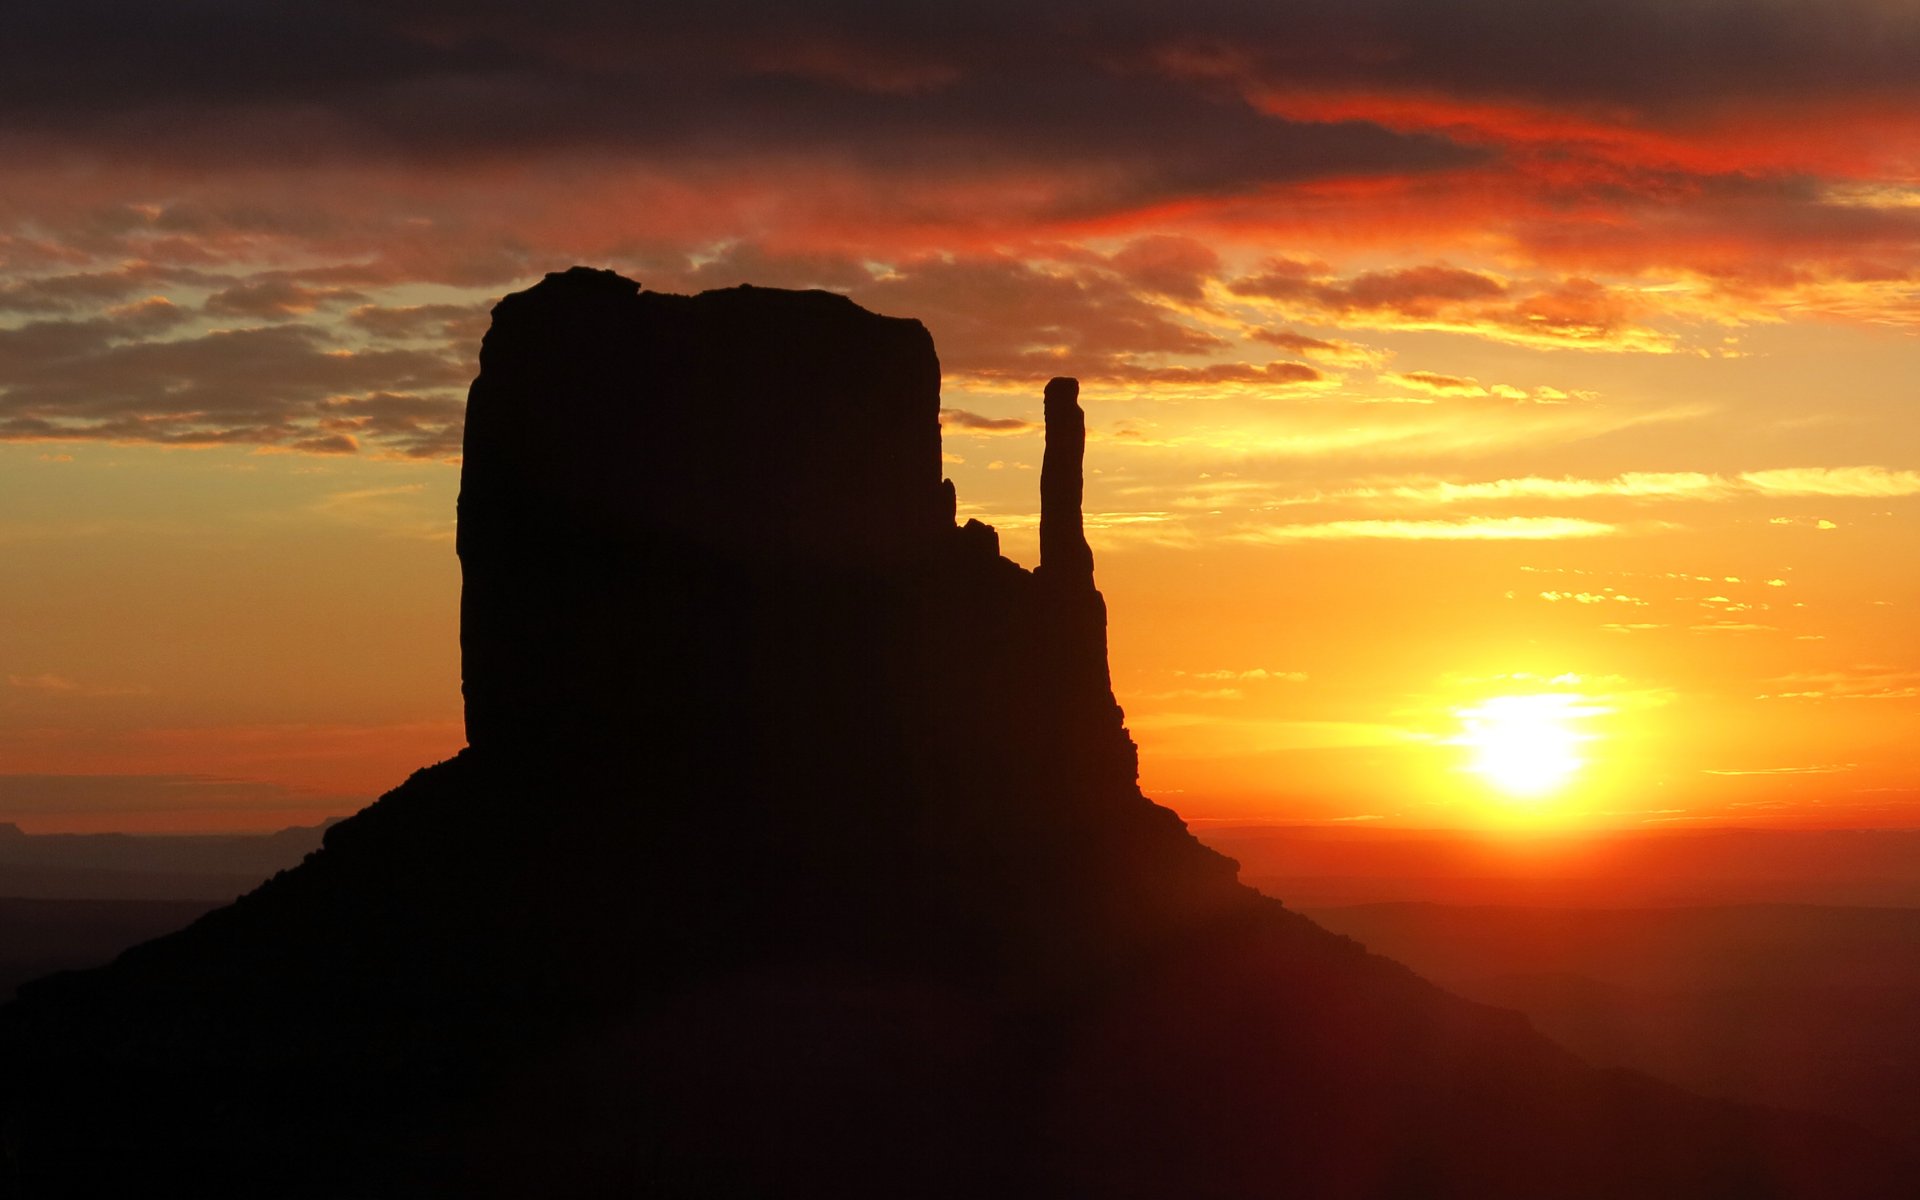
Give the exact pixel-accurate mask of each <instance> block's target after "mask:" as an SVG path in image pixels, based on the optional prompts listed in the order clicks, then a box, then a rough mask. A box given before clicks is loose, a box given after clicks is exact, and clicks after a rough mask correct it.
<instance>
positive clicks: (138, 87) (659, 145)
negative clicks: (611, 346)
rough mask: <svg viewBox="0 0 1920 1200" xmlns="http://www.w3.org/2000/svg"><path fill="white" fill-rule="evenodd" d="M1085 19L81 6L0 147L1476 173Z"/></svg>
mask: <svg viewBox="0 0 1920 1200" xmlns="http://www.w3.org/2000/svg"><path fill="white" fill-rule="evenodd" d="M1093 15H1094V14H1092V13H1084V12H1078V11H1053V12H1049V11H1046V10H1045V7H1044V6H1042V8H1040V9H1024V8H1020V7H1016V6H1011V5H990V6H988V7H987V8H986V9H983V10H979V11H974V12H969V13H965V14H959V13H955V14H941V13H934V12H929V11H926V10H920V9H916V8H915V7H914V6H901V7H900V8H898V9H893V8H887V7H883V6H878V5H872V6H869V5H865V4H840V5H832V4H829V5H825V6H820V7H813V8H809V9H808V10H806V11H795V10H794V9H792V8H791V7H788V6H778V5H774V4H772V3H764V4H744V5H734V4H718V5H712V6H707V5H702V6H698V7H693V6H674V5H667V6H648V7H646V8H645V9H635V10H633V11H631V12H628V11H625V10H623V9H622V8H621V7H620V6H609V5H604V4H573V5H561V6H560V7H558V8H557V9H554V10H552V11H548V10H544V9H543V10H542V11H541V12H540V13H539V14H538V15H535V14H534V13H533V11H532V10H530V9H525V8H521V7H517V6H516V7H509V6H505V5H487V4H477V5H473V6H461V7H460V8H458V9H453V8H444V9H443V8H438V7H436V6H434V5H432V4H412V5H408V4H400V5H393V6H383V7H382V8H380V9H379V10H374V9H370V8H365V7H360V6H352V7H347V8H343V7H342V6H339V5H335V4H325V3H318V2H317V0H308V2H306V3H300V2H298V0H295V2H292V3H285V4H274V5H258V4H253V3H249V2H244V0H198V2H196V3H192V4H186V5H178V6H175V5H171V4H160V3H149V4H144V5H135V6H133V7H132V8H131V9H129V8H128V6H125V5H122V4H118V3H115V4H104V3H100V2H99V0H94V2H92V3H89V2H86V0H82V2H80V3H77V4H75V5H72V6H68V5H59V6H37V7H36V8H35V11H34V12H33V14H32V15H31V16H30V17H26V18H23V19H22V20H21V21H20V22H18V23H17V24H15V25H14V26H13V27H12V28H10V29H9V37H8V39H7V40H6V42H5V47H6V48H5V49H4V50H0V128H4V129H7V130H10V131H11V136H10V137H8V138H7V139H5V141H6V142H8V143H10V145H7V146H6V147H5V148H7V149H10V150H11V152H12V153H13V155H14V156H15V157H16V159H25V158H26V157H31V156H36V155H39V156H44V155H47V154H55V153H57V154H67V153H70V151H71V149H72V147H73V146H75V145H76V144H79V145H92V146H95V147H97V148H99V149H100V150H101V151H103V152H105V151H111V152H113V153H115V154H116V155H118V156H121V157H123V158H126V159H131V160H137V161H143V162H149V163H181V164H191V165H196V166H201V167H204V166H208V165H215V164H224V165H236V164H245V165H247V166H250V167H258V166H269V167H282V168H284V167H286V166H288V165H290V164H293V163H300V162H329V161H351V162H367V161H374V160H378V161H385V162H393V163H407V164H416V165H417V164H428V163H449V162H475V161H483V160H488V159H492V158H496V157H500V156H503V155H504V156H519V155H524V154H525V153H527V152H528V151H530V150H531V151H535V152H547V151H564V150H567V149H569V148H575V149H582V150H593V151H596V152H602V153H604V152H614V153H626V154H630V155H633V156H638V157H644V159H645V160H646V161H647V162H649V163H652V164H678V165H680V166H681V167H685V166H688V165H691V164H697V163H711V162H720V161H732V162H756V163H757V162H760V161H761V160H764V159H766V158H768V157H769V156H774V157H782V158H789V159H791V158H795V157H805V158H812V159H815V160H820V159H822V158H824V159H827V160H830V161H832V162H834V163H836V164H839V165H842V166H853V167H857V168H860V169H863V170H864V171H866V172H868V173H871V174H879V175H886V176H901V175H933V176H936V177H945V176H949V175H962V176H968V177H976V178H977V177H981V176H985V175H991V174H993V173H995V172H996V171H1010V172H1016V173H1027V174H1035V173H1037V174H1040V175H1043V176H1049V177H1053V178H1054V179H1055V180H1056V184H1055V187H1054V189H1053V192H1054V194H1053V196H1052V198H1051V199H1050V200H1049V201H1048V205H1049V206H1050V207H1051V208H1053V209H1054V210H1056V211H1059V212H1062V213H1073V212H1089V213H1091V212H1098V211H1111V210H1112V209H1113V208H1114V207H1115V206H1117V205H1122V204H1126V203H1138V202H1142V201H1147V200H1151V199H1154V198H1164V197H1172V196H1178V195H1191V194H1208V195H1214V194H1230V193H1238V192H1246V191H1249V190H1254V189H1258V188H1260V187H1262V186H1264V185H1267V184H1272V183H1278V182H1287V181H1294V180H1302V179H1310V178H1316V177H1322V176H1326V175H1345V174H1354V173H1363V174H1364V173H1374V172H1399V171H1409V170H1416V171H1417V170H1429V169H1435V168H1443V167H1448V166H1457V165H1460V164H1463V163H1467V162H1472V161H1477V160H1479V159H1480V158H1482V157H1483V154H1482V152H1481V151H1479V150H1476V149H1472V148H1466V147H1460V146H1455V145H1452V144H1450V143H1448V142H1447V141H1446V140H1445V139H1443V138H1438V137H1430V136H1427V135H1423V134H1403V133H1396V132H1391V131H1388V130H1386V129H1382V128H1380V127H1378V126H1375V125H1368V124H1364V123H1353V122H1348V123H1336V124H1325V123H1317V122H1292V121H1287V120H1284V119H1279V118H1275V117H1273V116H1270V115H1266V114H1263V113H1261V112H1259V111H1258V110H1256V109H1255V108H1254V107H1253V106H1252V105H1251V104H1249V103H1248V102H1247V100H1246V98H1245V97H1243V96H1242V95H1241V94H1240V93H1239V92H1238V91H1237V90H1235V89H1233V88H1223V87H1218V86H1214V85H1213V84H1211V83H1207V82H1199V83H1196V82H1195V81H1192V80H1188V79H1181V78H1175V77H1172V76H1170V75H1169V74H1168V73H1167V72H1165V71H1163V70H1160V69H1158V68H1157V67H1156V66H1155V65H1154V62H1153V56H1152V51H1153V49H1154V47H1155V46H1156V45H1157V44H1158V43H1160V42H1161V41H1163V40H1164V39H1165V38H1167V37H1169V36H1174V35H1176V34H1177V33H1178V31H1179V28H1180V27H1179V25H1178V24H1177V23H1174V24H1172V25H1170V26H1169V25H1168V24H1167V23H1165V22H1164V21H1155V22H1152V23H1149V24H1148V25H1141V24H1140V23H1139V21H1138V14H1134V15H1131V16H1130V15H1128V14H1124V13H1122V14H1117V15H1118V16H1119V18H1120V19H1119V20H1117V21H1109V20H1108V19H1107V16H1106V15H1105V14H1100V17H1099V19H1097V20H1090V19H1089V18H1091V17H1093ZM1129 26H1131V28H1129ZM1109 31H1112V33H1113V34H1115V35H1117V36H1109Z"/></svg>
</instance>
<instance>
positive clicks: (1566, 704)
mask: <svg viewBox="0 0 1920 1200" xmlns="http://www.w3.org/2000/svg"><path fill="white" fill-rule="evenodd" d="M1585 700H1586V698H1585V697H1583V696H1578V695H1572V694H1568V693H1563V692H1545V693H1538V694H1534V695H1522V696H1494V697H1492V698H1490V699H1487V700H1484V701H1482V702H1481V703H1480V704H1478V705H1476V706H1475V707H1473V708H1466V709H1459V710H1456V714H1455V715H1457V716H1458V717H1459V718H1460V721H1461V724H1462V725H1463V726H1464V727H1465V729H1464V732H1463V733H1461V734H1460V736H1459V737H1457V738H1455V739H1454V740H1455V743H1456V744H1458V745H1462V746H1465V747H1467V748H1468V749H1469V750H1470V751H1471V752H1472V757H1471V759H1470V761H1469V762H1468V763H1467V769H1468V770H1469V771H1472V772H1473V773H1474V774H1476V775H1479V776H1480V777H1481V778H1482V779H1484V780H1486V781H1487V783H1488V784H1490V785H1491V786H1492V787H1493V788H1494V789H1495V790H1496V791H1498V792H1500V793H1501V795H1503V796H1505V797H1507V798H1508V799H1510V800H1513V801H1516V802H1524V803H1528V804H1538V803H1543V802H1545V801H1547V800H1548V799H1550V798H1551V797H1553V796H1555V795H1557V794H1558V793H1560V792H1562V791H1564V790H1565V789H1566V788H1567V787H1568V786H1569V785H1570V784H1571V783H1572V782H1573V780H1574V777H1575V776H1576V775H1578V774H1579V772H1580V771H1581V769H1582V768H1583V767H1585V766H1586V760H1585V758H1584V757H1583V756H1582V755H1581V753H1580V747H1581V744H1582V743H1584V742H1586V741H1589V740H1591V735H1590V734H1587V733H1584V732H1582V731H1580V730H1579V729H1578V728H1576V726H1575V722H1576V721H1578V720H1579V719H1580V718H1582V717H1585V716H1590V715H1592V714H1593V713H1594V712H1595V711H1597V710H1596V709H1594V708H1593V707H1592V706H1591V705H1589V704H1587V703H1585Z"/></svg>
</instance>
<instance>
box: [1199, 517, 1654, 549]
mask: <svg viewBox="0 0 1920 1200" xmlns="http://www.w3.org/2000/svg"><path fill="white" fill-rule="evenodd" d="M1618 532H1619V527H1618V526H1616V525H1610V524H1607V523H1606V522H1603V521H1586V520H1579V519H1576V518H1572V517H1476V518H1469V519H1467V520H1461V521H1321V522H1318V523H1314V524H1295V525H1269V526H1266V527H1264V528H1259V529H1246V530H1241V531H1239V532H1237V533H1233V534H1229V535H1228V536H1229V537H1230V538H1231V539H1232V540H1234V541H1240V542H1253V543H1261V542H1298V541H1318V540H1345V539H1361V540H1365V539H1390V540H1405V541H1444V542H1464V541H1543V540H1547V539H1552V538H1589V537H1605V536H1607V535H1608V534H1613V533H1618Z"/></svg>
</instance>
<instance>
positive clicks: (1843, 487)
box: [1740, 466, 1920, 499]
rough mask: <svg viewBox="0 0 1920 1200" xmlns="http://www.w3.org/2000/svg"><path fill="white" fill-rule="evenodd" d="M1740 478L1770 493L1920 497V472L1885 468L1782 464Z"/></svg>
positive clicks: (1776, 494) (1759, 490)
mask: <svg viewBox="0 0 1920 1200" xmlns="http://www.w3.org/2000/svg"><path fill="white" fill-rule="evenodd" d="M1740 481H1741V482H1742V483H1744V484H1746V485H1747V486H1748V487H1750V488H1752V489H1754V490H1755V491H1758V492H1763V493H1765V494H1766V495H1769V496H1860V497H1868V498H1874V499H1879V498H1885V497H1892V496H1920V471H1896V470H1892V469H1890V468H1887V467H1871V466H1869V467H1782V468H1779V469H1777V470H1772V471H1748V472H1746V473H1744V474H1742V475H1741V476H1740Z"/></svg>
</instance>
